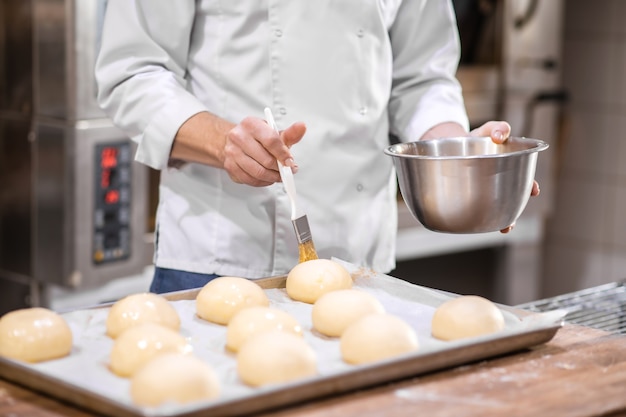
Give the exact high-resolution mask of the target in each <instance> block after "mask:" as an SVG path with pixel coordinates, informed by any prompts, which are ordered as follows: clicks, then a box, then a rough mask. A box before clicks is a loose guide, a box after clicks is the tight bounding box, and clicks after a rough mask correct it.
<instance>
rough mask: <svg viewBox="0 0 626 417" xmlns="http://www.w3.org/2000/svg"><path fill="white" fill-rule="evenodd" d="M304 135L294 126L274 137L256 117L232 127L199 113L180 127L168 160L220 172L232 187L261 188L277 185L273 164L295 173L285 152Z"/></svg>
mask: <svg viewBox="0 0 626 417" xmlns="http://www.w3.org/2000/svg"><path fill="white" fill-rule="evenodd" d="M305 132H306V126H305V125H304V123H294V124H293V125H291V126H289V127H288V128H287V129H285V130H283V131H282V132H280V134H278V133H276V132H275V131H274V129H272V128H271V127H270V126H268V124H267V123H266V122H265V120H263V119H260V118H257V117H246V118H245V119H243V120H242V121H241V122H240V123H239V124H236V125H235V124H233V123H231V122H228V121H226V120H224V119H221V118H219V117H217V116H215V115H213V114H211V113H208V112H201V113H198V114H195V115H194V116H192V117H190V118H189V119H188V120H187V121H186V122H185V123H183V125H182V126H181V127H180V129H179V130H178V133H177V134H176V138H175V139H174V143H173V144H172V149H171V152H170V158H171V160H172V161H184V162H197V163H201V164H205V165H210V166H213V167H217V168H223V169H224V170H225V171H226V172H227V173H228V175H229V176H230V178H231V179H232V180H233V181H234V182H236V183H239V184H248V185H251V186H254V187H264V186H267V185H271V184H273V183H275V182H279V181H280V174H279V172H278V164H277V163H276V161H277V160H279V161H282V163H283V165H285V166H289V167H291V169H292V170H294V171H297V169H298V167H297V165H296V164H295V162H294V160H293V157H292V156H291V152H290V151H289V148H290V147H291V146H292V145H293V144H295V143H298V142H299V141H300V140H301V139H302V137H303V136H304V133H305Z"/></svg>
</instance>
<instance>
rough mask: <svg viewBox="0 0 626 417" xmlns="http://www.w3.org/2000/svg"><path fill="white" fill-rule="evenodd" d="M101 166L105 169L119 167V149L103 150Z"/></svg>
mask: <svg viewBox="0 0 626 417" xmlns="http://www.w3.org/2000/svg"><path fill="white" fill-rule="evenodd" d="M100 166H101V167H102V168H104V169H107V168H115V167H116V166H117V148H113V147H108V148H103V149H102V152H101V153H100Z"/></svg>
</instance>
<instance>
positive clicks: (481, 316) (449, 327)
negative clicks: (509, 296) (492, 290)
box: [431, 295, 504, 340]
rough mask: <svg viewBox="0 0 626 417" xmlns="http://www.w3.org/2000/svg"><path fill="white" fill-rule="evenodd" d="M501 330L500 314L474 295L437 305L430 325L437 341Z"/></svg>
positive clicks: (493, 306) (493, 305)
mask: <svg viewBox="0 0 626 417" xmlns="http://www.w3.org/2000/svg"><path fill="white" fill-rule="evenodd" d="M502 329H504V316H503V315H502V311H500V309H499V308H498V307H497V306H496V305H495V304H494V303H493V302H491V301H489V300H488V299H486V298H484V297H480V296H477V295H462V296H459V297H457V298H453V299H451V300H448V301H446V302H444V303H443V304H441V305H440V306H439V307H437V309H436V310H435V314H434V315H433V319H432V323H431V333H432V335H433V337H436V338H437V339H441V340H456V339H465V338H468V337H476V336H481V335H486V334H490V333H495V332H498V331H500V330H502Z"/></svg>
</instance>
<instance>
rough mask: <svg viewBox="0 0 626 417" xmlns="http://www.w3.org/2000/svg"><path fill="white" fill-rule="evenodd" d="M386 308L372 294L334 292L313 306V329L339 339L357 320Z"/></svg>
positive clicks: (322, 297)
mask: <svg viewBox="0 0 626 417" xmlns="http://www.w3.org/2000/svg"><path fill="white" fill-rule="evenodd" d="M384 312H385V308H384V307H383V305H382V304H381V303H380V301H378V300H377V299H376V297H374V296H373V295H372V294H369V293H366V292H365V291H361V290H357V289H348V290H338V291H332V292H329V293H327V294H324V295H323V296H321V297H320V298H319V299H318V300H317V301H316V302H315V304H313V312H312V318H313V328H314V329H315V330H317V331H318V332H320V333H321V334H323V335H326V336H330V337H339V336H341V334H342V333H343V332H344V330H345V329H346V328H347V327H348V326H349V325H351V324H352V323H354V322H355V321H356V320H358V319H360V318H361V317H363V316H365V315H366V314H370V313H384Z"/></svg>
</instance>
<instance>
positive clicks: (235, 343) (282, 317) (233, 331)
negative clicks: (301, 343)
mask: <svg viewBox="0 0 626 417" xmlns="http://www.w3.org/2000/svg"><path fill="white" fill-rule="evenodd" d="M270 330H282V331H284V332H290V333H293V334H295V335H297V336H302V326H301V325H300V323H298V320H296V319H295V317H293V316H292V315H291V314H289V313H287V312H286V311H282V310H279V309H277V308H273V307H249V308H246V309H243V310H241V311H240V312H238V313H237V314H235V315H234V316H233V318H232V319H231V320H230V322H229V323H228V328H227V330H226V347H227V348H228V349H229V350H231V351H233V352H237V351H238V350H239V349H240V348H241V346H242V345H243V344H244V343H246V341H248V340H250V339H252V338H253V337H255V336H258V335H259V334H261V333H264V332H268V331H270Z"/></svg>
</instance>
